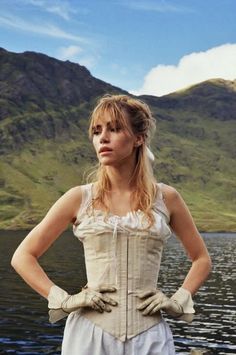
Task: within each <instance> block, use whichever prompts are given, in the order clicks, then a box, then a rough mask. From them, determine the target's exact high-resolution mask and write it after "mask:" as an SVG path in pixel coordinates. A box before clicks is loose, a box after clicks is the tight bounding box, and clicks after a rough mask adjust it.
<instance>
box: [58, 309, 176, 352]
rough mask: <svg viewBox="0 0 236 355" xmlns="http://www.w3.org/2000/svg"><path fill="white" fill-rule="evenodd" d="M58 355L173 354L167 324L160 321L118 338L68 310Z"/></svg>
mask: <svg viewBox="0 0 236 355" xmlns="http://www.w3.org/2000/svg"><path fill="white" fill-rule="evenodd" d="M61 354H62V355H111V354H112V355H174V354H175V348H174V341H173V336H172V332H171V329H170V326H169V324H168V323H167V322H166V321H165V320H164V319H162V320H161V322H160V323H158V324H156V325H154V326H153V327H151V328H149V329H148V330H146V331H144V332H142V333H140V334H138V335H136V336H135V337H133V338H131V339H129V340H126V341H125V342H122V341H120V340H119V339H117V338H115V337H114V336H112V335H111V334H109V333H107V332H105V331H104V330H103V329H102V328H100V327H99V326H97V325H95V324H94V323H92V322H91V321H90V320H88V319H87V318H85V317H83V316H81V315H80V314H79V313H77V312H72V313H70V314H69V316H68V318H67V320H66V324H65V329H64V337H63V341H62V353H61Z"/></svg>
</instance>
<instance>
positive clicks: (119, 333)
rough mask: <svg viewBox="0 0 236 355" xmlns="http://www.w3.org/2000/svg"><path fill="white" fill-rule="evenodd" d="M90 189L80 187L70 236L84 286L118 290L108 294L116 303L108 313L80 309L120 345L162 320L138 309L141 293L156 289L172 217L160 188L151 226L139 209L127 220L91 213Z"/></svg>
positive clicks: (158, 314)
mask: <svg viewBox="0 0 236 355" xmlns="http://www.w3.org/2000/svg"><path fill="white" fill-rule="evenodd" d="M92 186H93V184H87V185H82V186H81V188H82V202H81V206H80V209H79V211H78V214H77V218H76V221H75V223H74V225H73V233H74V235H75V236H76V237H77V238H78V239H79V240H80V241H81V242H82V243H83V246H84V255H85V265H86V273H87V281H88V283H87V286H88V287H91V288H95V289H97V288H98V287H99V286H101V285H111V286H114V287H115V288H116V289H117V291H116V292H112V293H107V295H108V296H110V297H112V298H113V299H114V300H115V301H117V302H118V305H117V306H115V307H112V311H111V312H110V313H108V312H103V313H99V312H97V311H95V310H93V309H90V308H81V309H80V314H81V315H83V316H84V317H86V318H87V319H89V320H90V321H92V322H94V323H95V324H96V325H98V326H100V327H101V328H102V329H103V330H105V331H107V332H108V333H110V334H112V335H113V336H115V337H116V338H118V339H120V340H121V341H125V340H126V339H130V338H132V337H134V336H136V335H138V334H139V333H141V332H143V331H145V330H147V329H149V328H150V327H152V326H153V325H155V324H157V323H159V322H160V320H161V313H160V312H159V313H156V314H154V315H147V316H143V315H142V313H141V312H140V311H139V310H137V307H138V305H139V304H140V303H142V302H143V299H142V300H141V299H139V298H138V297H137V296H138V294H139V293H142V292H143V291H149V290H155V289H156V287H157V281H158V274H159V270H160V262H161V256H162V250H163V246H164V244H165V242H166V240H167V239H168V238H169V237H170V236H171V234H172V232H171V228H170V226H169V221H170V216H169V212H168V210H167V208H166V205H165V203H164V200H163V194H162V191H161V188H162V183H159V184H158V193H157V197H156V200H155V202H154V205H153V215H154V219H155V222H154V224H153V225H152V227H150V228H148V229H147V227H148V221H147V219H146V217H145V215H144V213H143V212H142V211H141V210H138V211H136V212H128V213H127V214H126V215H125V216H117V215H113V214H108V217H106V218H105V212H104V211H102V210H98V209H93V212H91V213H90V212H88V207H89V205H90V203H91V201H92V198H93V196H92Z"/></svg>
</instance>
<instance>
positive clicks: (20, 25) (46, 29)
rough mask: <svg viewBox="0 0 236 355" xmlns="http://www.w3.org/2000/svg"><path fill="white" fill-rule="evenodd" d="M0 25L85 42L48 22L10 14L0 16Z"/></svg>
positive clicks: (83, 39) (81, 38)
mask: <svg viewBox="0 0 236 355" xmlns="http://www.w3.org/2000/svg"><path fill="white" fill-rule="evenodd" d="M0 26H3V27H8V28H9V27H10V28H15V29H17V30H21V31H25V32H30V33H37V34H41V35H46V36H48V37H56V38H63V39H69V40H72V41H76V42H83V43H86V42H87V40H86V39H85V38H83V37H80V36H76V35H73V34H71V33H68V32H65V31H64V30H62V29H61V28H59V27H57V26H55V25H52V24H48V23H44V24H43V23H42V24H40V25H37V24H36V23H30V22H26V21H25V20H23V19H21V18H18V17H15V16H11V15H3V16H0Z"/></svg>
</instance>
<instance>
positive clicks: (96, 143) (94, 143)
mask: <svg viewBox="0 0 236 355" xmlns="http://www.w3.org/2000/svg"><path fill="white" fill-rule="evenodd" d="M92 143H93V148H94V149H95V151H96V152H97V150H98V142H97V140H96V138H93V141H92Z"/></svg>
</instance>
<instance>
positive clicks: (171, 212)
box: [12, 95, 211, 355]
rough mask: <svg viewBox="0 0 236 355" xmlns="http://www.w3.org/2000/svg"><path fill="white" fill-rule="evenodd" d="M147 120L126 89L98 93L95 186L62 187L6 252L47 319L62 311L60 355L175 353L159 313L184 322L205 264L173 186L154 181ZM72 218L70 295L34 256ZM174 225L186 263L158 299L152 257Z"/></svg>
mask: <svg viewBox="0 0 236 355" xmlns="http://www.w3.org/2000/svg"><path fill="white" fill-rule="evenodd" d="M154 122H155V121H154V119H153V117H152V114H151V112H150V110H149V108H148V106H147V105H146V104H145V103H143V102H141V101H140V100H137V99H134V98H131V97H129V96H126V95H113V96H110V95H107V96H105V97H103V98H102V99H101V100H100V101H99V103H98V105H97V106H96V107H95V109H94V111H93V113H92V116H91V123H90V128H89V133H90V138H91V140H92V142H93V146H94V148H95V151H96V154H97V157H98V161H99V168H98V170H97V173H96V181H95V182H94V183H90V184H86V185H81V186H76V187H73V188H71V189H70V190H68V191H67V192H66V193H65V194H64V195H63V196H62V197H60V198H59V199H58V201H56V203H55V204H54V205H53V206H52V207H51V209H50V210H49V211H48V213H47V214H46V216H45V217H44V219H43V220H42V221H41V222H40V223H39V224H38V225H37V226H36V227H35V228H34V229H33V230H32V231H31V232H30V233H29V234H28V235H27V237H26V238H25V239H24V240H23V242H22V243H21V244H20V246H19V247H18V248H17V250H16V251H15V253H14V255H13V258H12V266H13V267H14V268H15V270H16V271H17V272H18V273H19V274H20V275H21V277H22V278H23V279H24V280H25V281H26V282H27V283H28V284H29V285H30V286H31V287H32V288H33V289H34V290H36V291H37V292H38V293H39V294H40V295H42V296H43V297H45V298H46V299H47V300H48V306H49V315H50V321H51V322H52V323H53V322H56V321H58V320H59V319H61V318H63V317H65V316H67V315H68V314H69V316H68V318H67V321H66V325H65V331H64V337H63V343H62V354H64V355H73V354H80V355H94V354H96V355H98V354H99V355H105V354H111V353H113V354H114V355H121V354H130V355H132V354H140V355H151V354H156V355H157V354H161V355H173V354H175V350H174V343H173V337H172V334H171V331H170V327H169V325H168V324H167V323H166V321H165V320H164V318H163V317H162V312H163V311H165V312H167V313H168V314H170V315H171V316H173V317H175V318H176V317H177V318H179V319H182V320H185V321H188V322H189V321H191V320H192V318H193V314H194V308H193V301H192V295H194V294H195V293H196V291H197V290H198V289H199V287H200V286H201V285H202V283H203V282H204V281H205V279H206V278H207V276H208V274H209V272H210V268H211V261H210V257H209V255H208V252H207V249H206V246H205V244H204V242H203V240H202V238H201V236H200V234H199V233H198V231H197V228H196V226H195V224H194V222H193V219H192V217H191V214H190V212H189V210H188V208H187V206H186V204H185V202H184V201H183V199H182V197H181V195H180V194H179V193H178V192H177V191H176V190H175V188H173V187H171V186H168V185H165V184H163V183H158V184H157V183H156V180H155V178H154V176H153V172H152V164H151V161H152V160H153V155H152V153H151V151H150V150H149V149H148V144H149V140H150V136H151V132H152V130H153V129H154V128H155V124H154ZM71 222H73V231H74V234H75V235H76V236H77V237H78V238H79V239H80V240H81V241H82V242H83V244H84V251H85V261H86V271H87V279H88V283H87V285H86V286H85V287H84V288H83V289H82V291H81V292H79V293H78V294H75V295H69V294H68V293H67V292H66V291H65V290H63V289H61V288H60V287H59V286H57V285H55V284H54V283H53V281H51V280H50V279H49V278H48V276H47V275H46V274H45V272H44V271H43V270H42V268H41V267H40V265H39V263H38V261H37V259H38V258H39V257H40V256H41V255H42V254H43V253H44V252H45V251H46V250H47V249H48V248H49V247H50V245H51V244H52V243H53V242H54V241H55V240H56V238H58V236H59V235H60V234H61V233H62V232H63V231H64V230H65V229H66V228H67V226H68V224H69V223H71ZM172 231H173V232H174V233H175V234H176V235H177V236H178V237H179V239H180V240H181V242H182V244H183V247H184V248H185V250H186V252H187V254H188V256H189V258H190V259H191V261H192V266H191V268H190V270H189V272H188V274H187V276H186V278H185V280H184V282H183V284H182V285H180V287H179V289H178V290H176V292H175V293H174V294H173V295H172V296H171V297H167V295H165V294H164V293H163V292H162V291H161V290H160V289H157V288H156V287H157V279H158V273H159V268H160V261H161V254H162V249H163V245H164V244H165V241H166V240H167V239H168V238H169V237H170V235H171V232H172Z"/></svg>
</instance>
